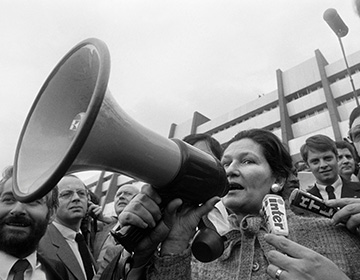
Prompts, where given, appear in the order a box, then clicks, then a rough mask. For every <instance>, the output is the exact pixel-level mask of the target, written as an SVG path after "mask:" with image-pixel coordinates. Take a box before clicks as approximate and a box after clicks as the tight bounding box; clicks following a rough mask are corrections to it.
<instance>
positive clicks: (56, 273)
mask: <svg viewBox="0 0 360 280" xmlns="http://www.w3.org/2000/svg"><path fill="white" fill-rule="evenodd" d="M37 259H38V261H39V262H40V263H41V265H42V266H43V268H44V271H45V275H46V279H47V280H66V279H68V275H67V272H66V268H65V267H64V266H63V264H62V263H61V262H59V261H55V260H51V259H47V258H45V257H43V256H42V255H41V254H39V253H38V254H37Z"/></svg>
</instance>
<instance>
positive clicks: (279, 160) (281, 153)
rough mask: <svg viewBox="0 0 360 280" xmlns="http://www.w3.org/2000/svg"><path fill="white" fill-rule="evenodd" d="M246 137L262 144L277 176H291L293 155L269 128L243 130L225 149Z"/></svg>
mask: <svg viewBox="0 0 360 280" xmlns="http://www.w3.org/2000/svg"><path fill="white" fill-rule="evenodd" d="M245 138H248V139H251V140H253V141H254V142H256V143H257V144H259V145H260V146H261V148H262V152H263V154H264V157H265V159H266V161H267V162H268V164H269V165H270V168H271V170H272V172H273V175H274V176H275V177H281V178H285V179H287V178H288V177H289V174H290V172H291V169H292V167H293V165H292V159H291V156H290V154H289V152H288V151H287V150H286V148H285V146H284V145H283V144H282V143H281V141H280V139H279V138H278V137H277V136H276V135H275V134H273V133H272V132H270V131H268V130H265V129H261V128H253V129H249V130H244V131H241V132H239V133H238V134H236V135H235V136H234V137H233V138H232V139H231V140H230V141H228V142H227V143H226V147H225V150H226V148H227V147H228V146H229V145H230V144H231V143H233V142H237V141H239V140H241V139H245Z"/></svg>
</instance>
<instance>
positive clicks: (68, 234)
mask: <svg viewBox="0 0 360 280" xmlns="http://www.w3.org/2000/svg"><path fill="white" fill-rule="evenodd" d="M53 224H54V226H55V227H56V228H57V229H58V230H59V231H60V233H61V235H62V236H64V238H65V239H69V240H71V241H75V236H76V233H77V232H76V231H74V230H72V229H71V228H68V227H66V226H64V225H62V224H60V223H58V222H55V221H53Z"/></svg>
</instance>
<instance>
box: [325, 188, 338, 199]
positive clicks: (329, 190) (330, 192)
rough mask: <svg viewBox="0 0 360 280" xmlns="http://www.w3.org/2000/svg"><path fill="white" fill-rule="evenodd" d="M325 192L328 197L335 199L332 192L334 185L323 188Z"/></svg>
mask: <svg viewBox="0 0 360 280" xmlns="http://www.w3.org/2000/svg"><path fill="white" fill-rule="evenodd" d="M325 190H326V192H327V193H328V196H329V199H335V198H336V197H335V194H334V187H333V186H327V187H326V188H325Z"/></svg>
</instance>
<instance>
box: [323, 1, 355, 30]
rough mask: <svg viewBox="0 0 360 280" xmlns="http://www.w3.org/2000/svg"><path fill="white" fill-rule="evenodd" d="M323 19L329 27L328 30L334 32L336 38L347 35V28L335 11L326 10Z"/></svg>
mask: <svg viewBox="0 0 360 280" xmlns="http://www.w3.org/2000/svg"><path fill="white" fill-rule="evenodd" d="M323 18H324V20H325V21H326V22H327V24H328V25H329V26H330V28H331V29H332V30H333V31H334V32H335V34H336V36H338V37H344V36H346V34H348V32H349V28H348V27H347V26H346V24H345V23H344V21H343V20H342V19H341V17H340V16H339V14H338V13H337V11H336V10H335V9H332V8H330V9H327V10H326V11H325V12H324V15H323Z"/></svg>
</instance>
